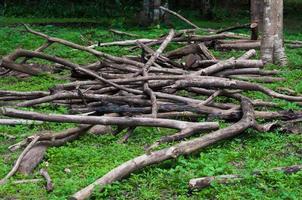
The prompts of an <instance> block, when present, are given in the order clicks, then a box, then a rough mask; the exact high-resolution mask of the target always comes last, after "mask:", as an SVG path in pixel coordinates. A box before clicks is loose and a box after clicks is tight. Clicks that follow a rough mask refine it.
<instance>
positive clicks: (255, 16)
mask: <svg viewBox="0 0 302 200" xmlns="http://www.w3.org/2000/svg"><path fill="white" fill-rule="evenodd" d="M250 2H251V3H250V4H251V24H252V23H257V24H258V29H259V31H261V30H262V24H263V23H262V21H263V0H250Z"/></svg>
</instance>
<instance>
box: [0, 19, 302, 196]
mask: <svg viewBox="0 0 302 200" xmlns="http://www.w3.org/2000/svg"><path fill="white" fill-rule="evenodd" d="M1 20H2V22H3V21H7V20H4V19H1ZM1 20H0V21H1ZM14 20H16V19H14ZM19 21H20V20H19ZM37 21H39V20H37ZM16 22H18V20H16V21H15V23H16ZM25 22H28V21H25ZM196 23H197V24H199V25H200V26H201V27H205V28H211V27H213V28H219V27H226V26H228V25H230V24H232V23H233V22H232V21H227V22H205V21H197V22H196ZM233 24H234V23H233ZM300 24H301V23H300ZM2 25H3V24H2ZM182 26H183V24H182ZM286 27H287V26H286ZM288 27H289V28H288V29H287V30H286V33H285V37H286V39H291V40H302V33H301V27H299V28H300V29H298V27H297V24H296V23H295V22H289V24H288ZM34 28H35V29H36V30H39V31H41V32H44V33H46V34H48V35H51V36H55V37H59V38H64V39H66V40H70V41H73V42H75V43H79V44H83V45H87V41H83V40H81V35H83V36H85V38H87V39H88V40H92V41H102V42H105V41H114V40H121V39H123V38H125V37H120V36H115V35H112V34H111V33H109V32H108V28H104V27H57V26H53V25H48V26H35V27H34ZM178 28H180V27H178ZM123 30H126V31H128V32H131V33H135V34H138V35H141V36H142V37H143V38H155V37H158V36H160V35H161V34H163V33H167V32H168V28H166V27H161V28H159V27H153V28H149V29H141V28H135V27H134V28H127V29H123ZM0 38H1V40H0V57H2V56H4V55H6V54H8V53H10V52H11V51H13V50H14V49H16V48H25V49H35V48H36V47H38V46H39V45H41V44H42V42H43V40H41V39H39V38H37V37H36V36H34V35H31V34H27V33H26V31H25V30H24V28H23V27H21V26H3V27H1V29H0ZM126 38H127V37H126ZM175 47H176V45H171V46H170V47H169V48H170V49H171V48H175ZM99 49H100V50H102V51H104V52H107V53H110V54H113V55H125V54H137V53H139V52H129V51H128V50H127V48H121V47H107V48H99ZM47 52H48V53H50V54H54V55H57V56H60V57H63V58H67V59H70V60H72V61H75V62H77V63H88V62H93V61H95V60H96V59H95V58H94V57H93V56H90V55H88V54H86V53H83V52H78V51H75V50H72V49H68V48H66V47H63V46H60V45H58V44H55V45H53V46H51V47H50V48H48V49H47ZM242 53H243V52H238V51H237V52H235V51H230V52H216V51H214V54H215V56H217V57H218V58H229V57H231V56H234V55H240V54H242ZM287 54H288V57H289V65H288V67H284V68H280V67H277V66H269V68H271V69H278V70H281V71H282V73H281V75H280V76H281V77H284V78H286V81H284V82H278V83H274V84H266V86H268V87H269V88H272V89H276V88H278V87H288V88H290V89H292V90H294V91H296V92H297V93H299V94H302V80H301V77H302V49H294V50H293V49H287ZM62 77H64V74H61V75H43V76H36V77H28V78H22V79H21V78H16V77H1V78H0V89H7V90H19V91H30V90H47V89H48V88H49V87H51V86H53V85H55V84H57V83H64V82H67V80H64V78H62ZM247 95H249V96H250V97H251V98H253V99H266V100H270V98H269V97H267V96H265V95H262V94H260V93H255V92H253V96H251V94H248V93H247ZM274 101H275V102H276V103H280V105H282V107H283V108H284V109H286V110H296V109H299V108H301V107H298V106H297V105H296V104H294V103H288V102H285V101H281V100H274ZM37 110H39V111H43V112H57V113H66V112H67V109H66V108H64V107H54V106H50V105H48V106H47V105H45V106H40V107H38V108H37ZM72 126H73V125H72V124H61V123H44V124H42V125H30V126H25V125H20V126H0V133H1V132H2V133H7V134H9V135H13V136H15V137H16V139H13V140H12V139H7V138H5V137H3V136H1V135H0V177H4V176H5V174H6V173H7V172H8V171H9V170H10V169H11V167H12V165H13V163H14V161H15V160H16V158H17V157H18V155H19V154H20V151H18V152H14V153H11V152H9V150H8V146H10V145H12V144H14V143H16V142H18V141H20V140H22V139H23V138H25V137H26V136H29V135H32V134H34V133H37V132H40V131H48V130H51V131H59V130H63V129H66V128H69V127H72ZM167 133H168V132H167V131H166V130H165V129H157V128H137V129H135V133H134V135H133V136H132V137H131V138H130V139H129V141H128V143H126V144H119V143H118V141H119V140H120V137H122V135H119V136H117V137H116V136H112V135H110V134H108V135H103V136H95V135H92V134H88V135H85V136H83V137H82V138H80V139H79V140H76V141H74V142H72V143H69V144H67V145H65V146H62V147H59V148H55V147H54V148H49V149H48V151H47V155H46V157H45V159H44V160H43V162H42V163H41V164H40V165H39V168H42V167H45V166H47V169H48V171H49V174H50V176H51V177H52V179H53V182H54V187H55V189H54V191H53V192H51V193H47V192H46V190H45V189H44V186H43V185H44V184H43V182H39V183H27V184H17V185H14V184H13V183H12V182H9V183H8V184H6V185H5V186H1V187H0V199H22V200H23V199H26V200H27V199H42V200H43V199H66V198H68V196H69V195H71V194H73V193H74V192H76V191H77V190H79V189H80V188H82V187H84V186H87V185H88V184H90V183H92V182H93V181H94V180H95V179H96V178H98V177H101V176H102V175H104V174H105V173H106V172H108V171H110V170H111V169H113V168H114V167H116V166H118V165H119V164H121V163H123V162H125V161H127V160H129V159H131V158H133V157H135V156H138V155H140V154H142V153H144V150H143V147H144V145H146V144H150V143H152V142H154V141H156V140H157V139H159V138H160V137H161V136H162V135H163V134H167ZM301 134H302V133H301ZM301 134H287V133H284V132H280V131H274V132H267V133H259V132H256V131H253V130H250V131H246V132H245V133H244V134H242V135H241V136H239V137H237V138H235V139H231V140H227V141H224V142H220V143H218V144H216V145H214V146H212V147H210V148H207V149H205V150H203V151H202V152H199V153H197V154H195V155H191V156H185V157H184V156H182V157H180V158H178V159H176V160H172V161H166V162H164V163H162V164H159V165H155V166H151V167H147V168H145V169H143V170H141V171H139V172H136V173H133V174H132V175H130V177H128V178H126V179H124V180H122V181H119V182H116V183H114V184H112V185H111V186H108V187H106V188H105V190H104V191H103V192H95V193H94V195H93V197H92V199H302V189H301V185H302V172H299V173H296V174H292V175H285V174H283V173H275V172H273V173H272V172H269V171H268V172H267V173H263V174H261V176H260V177H257V178H255V177H253V176H251V175H250V174H251V172H252V171H255V170H267V169H269V168H273V167H281V166H290V165H294V164H301V162H302V136H301ZM66 169H69V170H70V173H67V172H66ZM221 174H241V175H243V176H245V177H246V179H245V180H244V181H241V182H237V183H234V184H231V185H221V184H220V185H219V184H214V185H212V186H211V187H209V188H206V189H203V190H202V191H199V192H192V193H191V192H189V191H188V181H189V180H190V179H191V178H196V177H202V176H211V175H221ZM34 178H40V175H39V170H38V169H36V170H35V172H34V174H32V175H30V176H29V177H24V176H22V175H20V174H16V175H15V176H14V177H13V178H12V180H20V179H34Z"/></svg>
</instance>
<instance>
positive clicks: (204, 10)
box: [201, 0, 213, 19]
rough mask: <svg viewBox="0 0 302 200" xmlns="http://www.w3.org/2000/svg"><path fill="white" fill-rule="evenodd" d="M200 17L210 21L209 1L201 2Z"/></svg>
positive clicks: (211, 14) (203, 0) (202, 0)
mask: <svg viewBox="0 0 302 200" xmlns="http://www.w3.org/2000/svg"><path fill="white" fill-rule="evenodd" d="M201 16H202V17H203V18H205V19H211V18H212V17H213V13H212V10H211V0H201Z"/></svg>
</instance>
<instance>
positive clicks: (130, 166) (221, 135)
mask: <svg viewBox="0 0 302 200" xmlns="http://www.w3.org/2000/svg"><path fill="white" fill-rule="evenodd" d="M241 106H242V112H243V117H242V119H241V120H240V121H239V122H237V123H236V124H234V125H232V126H230V127H227V128H224V129H220V130H217V131H215V132H213V133H210V134H207V135H204V136H202V137H200V138H196V139H193V140H189V141H186V142H182V143H180V144H178V145H175V146H172V147H168V148H165V149H162V150H159V151H154V152H151V153H150V154H144V155H141V156H138V157H136V158H134V159H132V160H129V161H127V162H125V163H123V164H121V165H120V166H118V167H116V168H115V169H113V170H111V171H110V172H108V173H107V174H106V175H104V176H103V177H101V178H100V179H98V180H96V181H95V182H94V183H92V184H90V185H88V186H87V187H85V188H83V189H81V190H80V191H78V192H77V193H75V194H74V195H72V197H71V198H70V199H74V200H83V199H87V198H89V196H90V195H91V194H92V192H93V191H94V188H95V187H98V188H100V189H103V188H104V186H105V185H108V184H111V183H112V182H114V181H118V180H121V179H122V178H124V177H126V176H128V175H129V174H131V173H132V172H134V171H137V170H139V169H142V168H143V167H146V166H149V165H152V164H156V163H160V162H162V161H164V160H168V159H173V158H174V159H175V158H177V157H178V156H180V155H188V154H191V153H192V152H195V151H198V150H201V149H202V148H205V147H207V146H209V145H211V144H214V143H216V142H218V141H221V140H224V139H227V138H230V137H234V136H236V135H238V134H240V133H242V132H243V131H244V130H246V129H247V128H249V127H253V126H254V124H255V121H254V111H253V106H252V104H251V102H250V101H249V100H248V99H246V98H243V99H242V102H241Z"/></svg>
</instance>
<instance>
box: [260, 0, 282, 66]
mask: <svg viewBox="0 0 302 200" xmlns="http://www.w3.org/2000/svg"><path fill="white" fill-rule="evenodd" d="M261 58H262V60H263V62H265V63H275V64H279V65H281V66H285V65H287V58H286V54H285V49H284V44H283V0H264V13H263V36H262V42H261Z"/></svg>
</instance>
